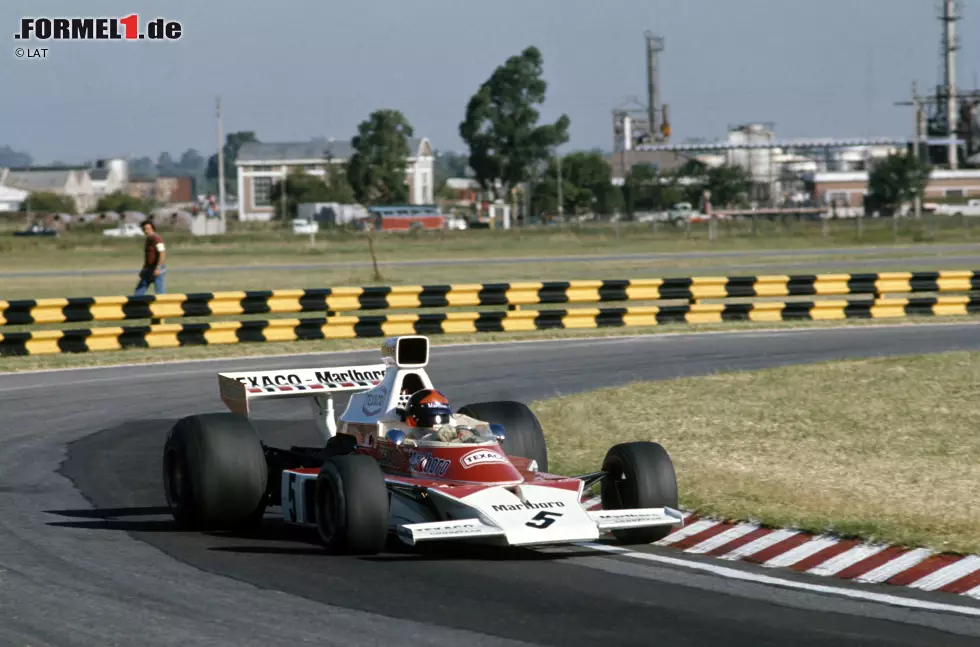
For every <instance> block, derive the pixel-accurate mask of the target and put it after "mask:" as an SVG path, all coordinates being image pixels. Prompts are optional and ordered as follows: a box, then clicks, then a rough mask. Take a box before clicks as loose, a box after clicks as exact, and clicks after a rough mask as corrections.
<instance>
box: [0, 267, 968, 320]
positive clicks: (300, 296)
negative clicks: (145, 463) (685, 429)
mask: <svg viewBox="0 0 980 647" xmlns="http://www.w3.org/2000/svg"><path fill="white" fill-rule="evenodd" d="M970 291H980V271H971V270H966V271H960V270H957V271H941V272H888V273H871V274H816V275H814V274H808V275H776V276H732V277H711V276H708V277H688V278H666V279H623V280H605V281H570V282H564V281H556V282H544V283H531V282H524V283H475V284H459V285H409V286H396V287H341V288H323V289H312V290H272V291H252V292H215V293H200V294H166V295H161V296H154V295H148V296H142V297H123V296H115V297H84V298H72V299H37V300H20V301H0V326H4V325H8V326H9V325H18V326H19V325H32V324H51V323H73V322H87V321H92V322H105V321H124V320H134V319H175V318H183V317H211V316H227V315H255V314H291V313H309V312H318V313H326V314H333V313H342V312H352V311H357V310H395V309H426V308H447V307H460V306H464V307H465V306H477V307H479V306H521V305H548V304H565V303H612V302H629V301H667V300H688V301H694V300H700V299H723V298H745V297H784V296H790V297H805V296H850V295H854V296H858V295H873V296H876V297H877V296H878V295H881V294H915V293H919V294H921V293H964V292H970Z"/></svg>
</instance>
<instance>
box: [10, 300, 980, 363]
mask: <svg viewBox="0 0 980 647" xmlns="http://www.w3.org/2000/svg"><path fill="white" fill-rule="evenodd" d="M976 314H980V297H978V296H942V297H913V298H887V299H873V300H871V299H868V300H864V301H849V300H830V299H827V300H817V301H790V302H779V301H761V302H755V303H738V304H733V303H727V304H726V303H688V304H685V305H672V306H637V307H610V308H572V309H553V310H511V311H491V312H445V313H417V314H391V315H357V316H352V315H342V316H334V317H321V318H309V319H271V320H265V321H258V320H255V321H226V322H214V323H184V324H161V325H152V326H131V327H96V328H88V329H77V330H43V331H30V332H15V333H0V355H46V354H56V353H85V352H93V351H106V350H119V349H124V348H176V347H181V346H208V345H222V344H243V343H264V342H277V341H301V340H323V339H353V338H359V337H362V338H368V337H387V336H391V335H406V334H422V335H442V334H466V333H495V332H497V333H500V332H523V331H535V330H555V329H570V330H575V329H583V330H584V329H595V328H622V327H640V326H657V325H663V324H684V323H687V324H706V323H722V322H730V321H754V322H777V321H833V320H843V319H890V318H900V317H908V316H955V315H976Z"/></svg>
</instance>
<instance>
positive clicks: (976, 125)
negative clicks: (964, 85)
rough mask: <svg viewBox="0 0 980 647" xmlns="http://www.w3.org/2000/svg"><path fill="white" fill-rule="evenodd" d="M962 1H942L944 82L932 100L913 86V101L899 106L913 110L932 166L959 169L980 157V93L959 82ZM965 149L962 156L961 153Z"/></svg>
mask: <svg viewBox="0 0 980 647" xmlns="http://www.w3.org/2000/svg"><path fill="white" fill-rule="evenodd" d="M960 6H961V3H960V1H959V0H942V11H941V13H940V16H939V20H940V22H941V23H942V31H941V36H940V57H941V60H942V82H941V83H939V84H937V85H936V89H935V93H934V94H933V95H932V96H920V95H919V93H918V90H917V88H916V84H914V83H913V84H912V101H903V102H901V103H899V104H897V105H903V106H913V107H914V115H915V117H914V118H915V135H916V137H915V139H916V148H917V149H918V150H919V151H920V155H922V157H924V158H925V159H926V160H928V161H929V162H930V163H932V164H939V165H942V166H946V167H947V168H949V169H957V168H959V165H960V158H961V157H963V158H965V159H967V160H970V159H974V160H975V159H977V157H978V156H980V89H973V90H959V89H958V88H957V78H956V52H957V50H958V49H959V43H958V40H957V34H956V25H957V23H958V22H959V21H960V20H961V16H960ZM961 147H962V153H963V154H962V155H961V154H960V150H961Z"/></svg>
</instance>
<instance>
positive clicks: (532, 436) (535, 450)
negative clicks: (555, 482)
mask: <svg viewBox="0 0 980 647" xmlns="http://www.w3.org/2000/svg"><path fill="white" fill-rule="evenodd" d="M459 413H461V414H462V415H464V416H469V417H471V418H476V419H477V420H483V421H484V422H487V423H491V424H498V425H503V427H504V432H505V434H506V438H505V439H504V442H503V444H502V445H501V447H502V448H503V450H504V453H506V454H507V455H508V456H520V457H521V458H529V459H531V460H533V461H535V462H536V463H537V464H538V469H539V470H540V471H542V472H547V471H548V445H547V443H545V440H544V431H543V430H542V429H541V423H540V422H539V421H538V417H537V416H535V415H534V412H533V411H531V409H529V408H528V406H527V405H526V404H524V403H523V402H514V401H511V400H502V401H498V402H478V403H476V404H468V405H466V406H464V407H461V408H460V410H459Z"/></svg>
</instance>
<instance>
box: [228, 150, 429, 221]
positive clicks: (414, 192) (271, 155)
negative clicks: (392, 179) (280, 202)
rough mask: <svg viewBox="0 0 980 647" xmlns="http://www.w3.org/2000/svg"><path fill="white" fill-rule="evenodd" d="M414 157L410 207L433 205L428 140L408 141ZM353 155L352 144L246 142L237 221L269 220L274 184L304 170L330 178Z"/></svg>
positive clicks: (408, 178) (409, 171)
mask: <svg viewBox="0 0 980 647" xmlns="http://www.w3.org/2000/svg"><path fill="white" fill-rule="evenodd" d="M408 145H409V150H411V151H412V154H411V155H410V156H409V157H408V159H407V160H406V161H407V164H406V168H405V183H406V184H407V185H408V187H409V193H408V195H409V198H408V199H409V203H410V204H432V203H433V193H434V187H433V184H434V182H435V178H434V169H433V161H434V158H433V155H432V147H431V145H430V144H429V140H428V139H425V138H421V139H417V138H411V139H409V141H408ZM352 154H353V147H352V146H351V142H350V141H342V140H312V141H309V142H286V143H267V142H246V143H245V144H242V147H241V148H240V149H239V151H238V158H237V159H236V160H235V166H236V167H237V172H238V203H239V211H238V218H239V219H240V220H270V219H271V218H272V216H273V214H274V213H275V206H274V205H273V204H272V202H271V200H270V199H269V196H270V194H271V191H272V187H273V185H274V184H275V183H277V182H279V181H281V180H282V178H283V177H285V176H286V175H288V174H289V173H290V172H295V171H296V170H302V171H304V172H306V173H309V174H310V175H315V176H319V177H321V178H323V179H324V180H325V179H326V178H327V174H328V170H329V168H331V167H337V166H340V165H342V164H344V163H346V162H347V160H348V159H350V157H351V155H352Z"/></svg>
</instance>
